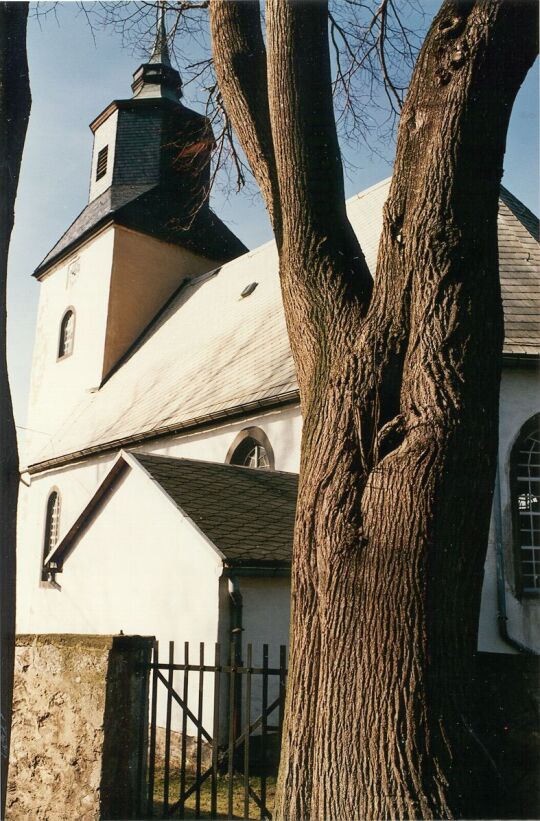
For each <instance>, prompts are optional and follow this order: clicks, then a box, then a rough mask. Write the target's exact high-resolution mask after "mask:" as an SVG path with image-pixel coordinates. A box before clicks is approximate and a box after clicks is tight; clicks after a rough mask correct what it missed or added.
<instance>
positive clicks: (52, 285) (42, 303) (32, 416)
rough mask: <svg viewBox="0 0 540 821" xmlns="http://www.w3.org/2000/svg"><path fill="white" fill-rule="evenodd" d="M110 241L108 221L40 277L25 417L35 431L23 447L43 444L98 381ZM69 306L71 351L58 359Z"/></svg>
mask: <svg viewBox="0 0 540 821" xmlns="http://www.w3.org/2000/svg"><path fill="white" fill-rule="evenodd" d="M113 243H114V228H112V227H111V228H108V229H105V230H104V231H103V232H102V233H101V234H99V235H98V236H97V237H95V238H94V239H93V240H92V242H88V243H86V244H84V245H82V246H81V247H80V248H79V249H78V250H77V252H76V253H74V254H73V255H72V256H70V257H68V258H67V259H66V260H64V261H62V262H59V263H58V264H57V265H55V266H54V267H53V268H51V270H50V271H49V272H48V273H47V274H45V275H44V277H43V279H42V280H41V281H40V283H39V288H40V298H39V308H38V317H37V326H36V335H35V342H34V355H33V360H32V377H31V387H30V399H29V403H28V421H27V427H28V428H30V429H31V431H35V432H30V433H29V438H28V440H27V443H26V445H25V448H24V450H25V451H30V450H31V452H32V454H33V455H35V453H36V452H39V450H40V449H41V448H43V447H45V446H46V445H47V443H48V442H49V441H50V438H51V437H53V436H54V434H55V433H56V431H58V429H59V428H60V426H61V424H62V422H63V420H64V419H65V418H66V417H67V416H68V415H69V414H70V413H71V412H72V411H73V409H74V407H75V406H76V405H77V404H78V403H79V402H80V400H81V398H82V396H83V395H84V392H85V391H88V390H90V389H92V388H95V387H97V386H98V385H99V383H100V381H101V373H102V368H103V351H104V344H105V329H106V323H107V306H108V301H109V287H110V279H111V267H112V260H113ZM72 263H77V264H78V269H79V270H78V273H77V275H76V276H75V277H72V276H70V275H69V270H70V266H71V265H72ZM70 307H71V308H73V309H74V311H75V331H74V340H73V353H72V354H71V355H70V356H66V357H64V358H62V359H58V342H59V334H60V323H61V321H62V317H63V316H64V314H65V312H66V309H67V308H70ZM23 463H24V453H23Z"/></svg>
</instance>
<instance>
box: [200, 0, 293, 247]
mask: <svg viewBox="0 0 540 821" xmlns="http://www.w3.org/2000/svg"><path fill="white" fill-rule="evenodd" d="M210 26H211V32H212V51H213V55H214V66H215V71H216V77H217V80H218V85H219V89H220V92H221V96H222V98H223V102H224V104H225V107H226V109H227V112H228V115H229V117H230V120H231V122H232V125H233V127H234V129H235V131H236V133H237V135H238V139H239V140H240V144H241V145H242V148H243V149H244V152H245V154H246V157H247V159H248V162H249V164H250V166H251V169H252V171H253V174H254V176H255V179H256V180H257V183H258V185H259V187H260V189H261V192H262V194H263V197H264V199H265V202H266V206H267V208H268V213H269V215H270V219H271V222H272V226H273V229H274V234H275V236H276V241H277V243H278V247H279V246H280V244H281V209H280V205H279V202H280V198H279V189H278V183H277V176H276V167H275V157H274V147H273V143H272V132H271V128H270V115H269V111H268V92H267V80H266V49H265V47H264V41H263V37H262V32H261V22H260V7H259V3H258V0H244V2H236V0H212V2H211V4H210Z"/></svg>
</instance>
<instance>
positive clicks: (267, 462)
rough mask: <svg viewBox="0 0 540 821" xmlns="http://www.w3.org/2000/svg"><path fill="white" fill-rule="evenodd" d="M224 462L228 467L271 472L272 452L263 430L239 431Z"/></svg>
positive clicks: (272, 464)
mask: <svg viewBox="0 0 540 821" xmlns="http://www.w3.org/2000/svg"><path fill="white" fill-rule="evenodd" d="M225 461H226V462H227V464H229V465H242V466H243V467H249V468H259V469H261V470H273V469H274V451H273V450H272V445H271V444H270V441H269V439H268V437H267V435H266V434H265V432H264V431H263V430H261V429H260V428H245V430H243V431H240V433H239V434H238V436H237V437H236V439H235V440H234V442H233V443H232V445H231V447H230V448H229V451H228V453H227V456H226V458H225Z"/></svg>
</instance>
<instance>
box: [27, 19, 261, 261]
mask: <svg viewBox="0 0 540 821" xmlns="http://www.w3.org/2000/svg"><path fill="white" fill-rule="evenodd" d="M133 78H134V79H133V84H132V89H133V92H134V94H133V97H132V98H131V99H128V100H114V101H113V102H112V103H110V105H108V106H107V108H105V110H104V111H102V112H101V114H99V116H98V117H96V119H95V120H94V121H93V122H92V123H91V124H90V128H91V130H92V132H93V133H94V162H93V166H92V174H93V179H92V181H91V186H90V197H89V203H88V205H87V206H86V207H85V208H84V209H83V211H82V212H81V213H80V214H79V216H78V217H77V218H76V220H75V221H74V222H73V223H72V225H71V226H70V227H69V228H68V230H67V231H66V232H65V233H64V235H63V236H62V237H61V238H60V240H59V241H58V242H57V243H56V245H55V246H54V247H53V248H52V250H51V251H50V252H49V253H48V254H47V256H46V257H45V259H44V260H43V261H42V262H41V263H40V264H39V266H38V267H37V269H36V271H35V272H34V274H35V276H40V275H41V274H42V273H43V272H44V271H45V270H46V269H47V268H48V267H49V266H50V265H51V264H52V263H53V262H56V261H57V260H58V259H60V258H61V257H62V256H64V255H66V254H67V253H69V252H70V251H71V250H73V248H74V246H75V245H77V244H78V243H80V242H81V241H82V240H83V239H86V238H88V237H89V236H90V235H91V234H93V233H94V232H95V231H97V230H98V229H99V228H101V227H102V226H103V225H105V224H107V223H108V222H114V223H116V224H119V225H124V226H126V227H128V228H132V229H134V230H137V231H140V232H142V233H147V234H150V235H151V236H154V237H157V238H158V239H162V240H164V241H166V242H171V243H175V244H178V245H181V246H183V247H187V248H189V249H190V250H192V251H194V252H195V253H198V254H201V255H203V256H206V257H208V258H210V259H213V260H219V261H228V260H230V259H233V258H234V257H237V256H239V255H240V254H243V253H245V252H246V250H247V249H246V247H245V246H244V245H243V243H242V242H241V241H240V240H239V239H238V238H237V237H236V236H235V235H234V234H233V233H232V231H230V230H229V229H228V228H227V226H226V225H225V224H224V223H223V222H222V221H221V220H220V219H219V218H218V217H217V216H216V215H215V214H214V213H213V212H212V211H211V210H210V207H209V205H208V187H209V179H210V154H211V151H212V148H213V145H214V135H213V133H212V129H211V127H210V123H209V121H208V119H207V118H206V117H204V116H203V115H201V114H198V113H197V112H196V111H192V110H191V109H189V108H187V107H186V106H184V105H183V104H182V103H181V102H180V97H181V93H182V92H181V88H182V83H181V80H180V75H179V73H178V72H177V71H176V69H174V68H173V67H172V66H171V63H170V59H169V51H168V48H167V37H166V32H165V23H164V11H163V8H162V7H161V9H160V12H159V17H158V22H157V27H156V39H155V43H154V47H153V50H152V54H151V56H150V58H149V60H148V62H146V63H143V64H142V65H141V66H139V68H138V69H137V70H136V71H135V73H134V75H133ZM104 135H106V136H104ZM98 138H99V140H100V141H101V142H103V141H104V140H105V139H106V140H107V144H106V145H103V146H102V147H101V150H98V149H100V145H101V142H99V140H98ZM109 143H112V144H109ZM100 157H101V160H100ZM100 162H101V163H102V165H101V170H100V167H99V163H100ZM107 162H109V164H110V166H111V167H110V168H109V169H107ZM103 168H105V169H106V171H107V182H110V184H109V185H108V187H107V188H106V189H105V190H103V185H101V186H100V185H98V184H96V180H99V176H98V175H99V174H100V173H101V171H102V170H103Z"/></svg>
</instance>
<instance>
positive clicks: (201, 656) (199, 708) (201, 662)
mask: <svg viewBox="0 0 540 821" xmlns="http://www.w3.org/2000/svg"><path fill="white" fill-rule="evenodd" d="M199 665H200V667H199V702H198V704H197V721H198V725H197V769H196V772H195V778H196V784H197V790H196V792H195V818H200V817H201V785H200V784H199V778H200V775H201V759H202V733H201V729H202V720H203V691H204V669H203V668H204V642H202V641H201V643H200V645H199Z"/></svg>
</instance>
